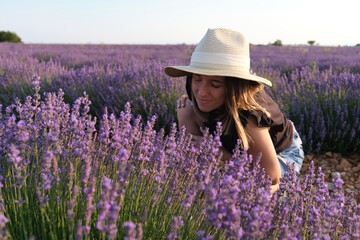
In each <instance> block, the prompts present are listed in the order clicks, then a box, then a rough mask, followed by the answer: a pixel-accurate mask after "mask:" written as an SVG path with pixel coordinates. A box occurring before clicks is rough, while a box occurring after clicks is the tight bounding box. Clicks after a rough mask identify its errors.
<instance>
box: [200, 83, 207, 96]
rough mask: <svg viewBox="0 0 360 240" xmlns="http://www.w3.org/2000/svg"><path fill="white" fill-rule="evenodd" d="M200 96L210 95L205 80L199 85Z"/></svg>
mask: <svg viewBox="0 0 360 240" xmlns="http://www.w3.org/2000/svg"><path fill="white" fill-rule="evenodd" d="M198 93H199V96H200V97H206V96H207V95H208V93H209V91H208V87H207V86H206V84H205V83H204V82H202V83H201V84H200V87H199V92H198Z"/></svg>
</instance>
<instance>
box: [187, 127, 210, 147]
mask: <svg viewBox="0 0 360 240" xmlns="http://www.w3.org/2000/svg"><path fill="white" fill-rule="evenodd" d="M200 132H201V133H202V134H203V135H204V133H205V132H206V130H205V129H203V128H202V127H200ZM189 135H190V136H191V143H192V144H194V145H195V146H196V147H199V146H200V143H201V142H202V140H203V137H202V136H197V135H193V134H191V133H190V134H189Z"/></svg>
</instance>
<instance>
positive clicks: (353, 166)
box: [300, 152, 360, 203]
mask: <svg viewBox="0 0 360 240" xmlns="http://www.w3.org/2000/svg"><path fill="white" fill-rule="evenodd" d="M311 161H314V165H315V167H316V169H317V168H318V167H321V169H322V172H323V173H324V174H325V181H326V182H327V183H328V188H329V189H330V190H331V188H332V187H333V182H332V179H333V178H336V175H337V173H340V174H341V178H342V180H343V181H344V185H343V189H344V192H345V195H349V194H350V193H351V192H353V193H354V195H355V196H354V197H355V199H356V201H357V202H358V203H360V156H359V155H352V156H348V157H344V156H342V155H341V154H338V153H332V152H327V153H325V154H321V155H306V156H305V159H304V161H303V166H302V168H301V171H300V174H301V175H304V174H306V173H307V171H308V169H309V165H310V163H311Z"/></svg>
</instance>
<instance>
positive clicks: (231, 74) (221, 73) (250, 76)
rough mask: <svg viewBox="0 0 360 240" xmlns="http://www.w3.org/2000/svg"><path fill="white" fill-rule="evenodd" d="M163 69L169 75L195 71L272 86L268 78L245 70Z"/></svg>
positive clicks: (189, 73) (182, 74) (173, 67)
mask: <svg viewBox="0 0 360 240" xmlns="http://www.w3.org/2000/svg"><path fill="white" fill-rule="evenodd" d="M164 71H165V73H166V74H167V75H168V76H170V77H183V76H188V75H191V74H193V73H195V74H199V75H208V76H224V77H236V78H242V79H245V80H250V81H256V82H259V83H262V84H265V85H267V86H270V87H271V86H272V83H271V81H269V80H268V79H266V78H262V77H259V76H257V75H255V74H251V73H249V72H247V71H232V70H228V69H227V70H220V69H204V68H195V67H191V66H169V67H165V69H164Z"/></svg>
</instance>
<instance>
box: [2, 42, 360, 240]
mask: <svg viewBox="0 0 360 240" xmlns="http://www.w3.org/2000/svg"><path fill="white" fill-rule="evenodd" d="M193 49H194V46H189V45H26V44H20V45H17V44H0V91H1V94H0V104H1V106H2V108H1V109H2V111H1V114H0V129H1V131H0V134H1V135H0V152H1V161H0V190H1V192H0V194H1V195H0V236H1V239H6V238H8V239H357V238H360V205H359V203H357V202H356V201H355V200H354V199H353V198H352V197H351V194H350V196H347V197H345V196H344V191H343V189H342V183H343V180H342V179H341V177H340V175H338V176H336V177H335V178H334V180H333V183H332V185H331V188H330V187H329V186H328V185H329V184H328V183H326V182H325V181H324V174H323V173H322V171H321V168H318V169H316V168H315V167H314V166H313V165H311V166H310V167H309V169H308V170H307V174H305V175H304V176H300V177H298V178H296V176H295V173H294V172H290V173H289V174H288V175H286V176H285V177H284V178H283V179H282V180H281V182H280V190H279V191H277V192H276V193H275V194H273V195H271V194H270V188H269V186H270V184H271V183H270V180H269V179H268V178H267V177H266V176H265V175H264V173H263V171H262V170H261V169H260V168H259V166H258V164H257V163H258V160H259V159H258V158H259V157H260V156H248V155H247V153H246V152H241V151H236V152H234V155H233V158H232V159H231V160H230V162H228V163H222V161H220V159H221V153H220V152H219V150H218V147H219V135H216V136H215V137H213V136H212V135H211V134H206V135H204V140H203V143H202V144H201V146H200V147H199V148H198V149H197V148H195V147H194V146H192V144H191V141H190V139H189V137H188V136H186V135H185V132H184V129H180V130H179V129H178V128H177V126H176V124H175V122H176V112H175V103H176V99H177V98H178V97H179V96H181V95H182V94H183V93H184V79H172V78H169V77H167V76H166V75H165V74H164V72H163V68H164V67H165V66H167V65H177V64H187V63H188V62H189V59H190V55H191V52H192V50H193ZM250 54H251V56H252V63H251V64H252V69H253V71H254V72H256V74H258V75H261V76H264V77H267V78H269V79H271V80H272V81H273V85H274V86H273V87H272V88H269V89H267V91H268V92H269V93H270V94H271V96H272V97H273V98H275V99H276V100H277V102H278V103H279V104H280V106H281V107H282V109H283V110H284V112H285V113H286V115H287V116H288V117H289V118H290V119H291V120H292V121H293V122H294V124H295V126H296V128H297V130H298V132H299V133H300V136H301V138H302V141H303V144H304V150H305V152H306V153H314V154H315V153H323V152H329V151H331V152H336V153H341V154H343V155H350V154H360V122H359V120H360V119H359V116H360V93H359V88H360V48H355V47H337V48H336V47H315V46H312V47H306V46H292V47H291V46H285V47H276V46H251V52H250ZM218 132H221V126H219V131H218Z"/></svg>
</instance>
